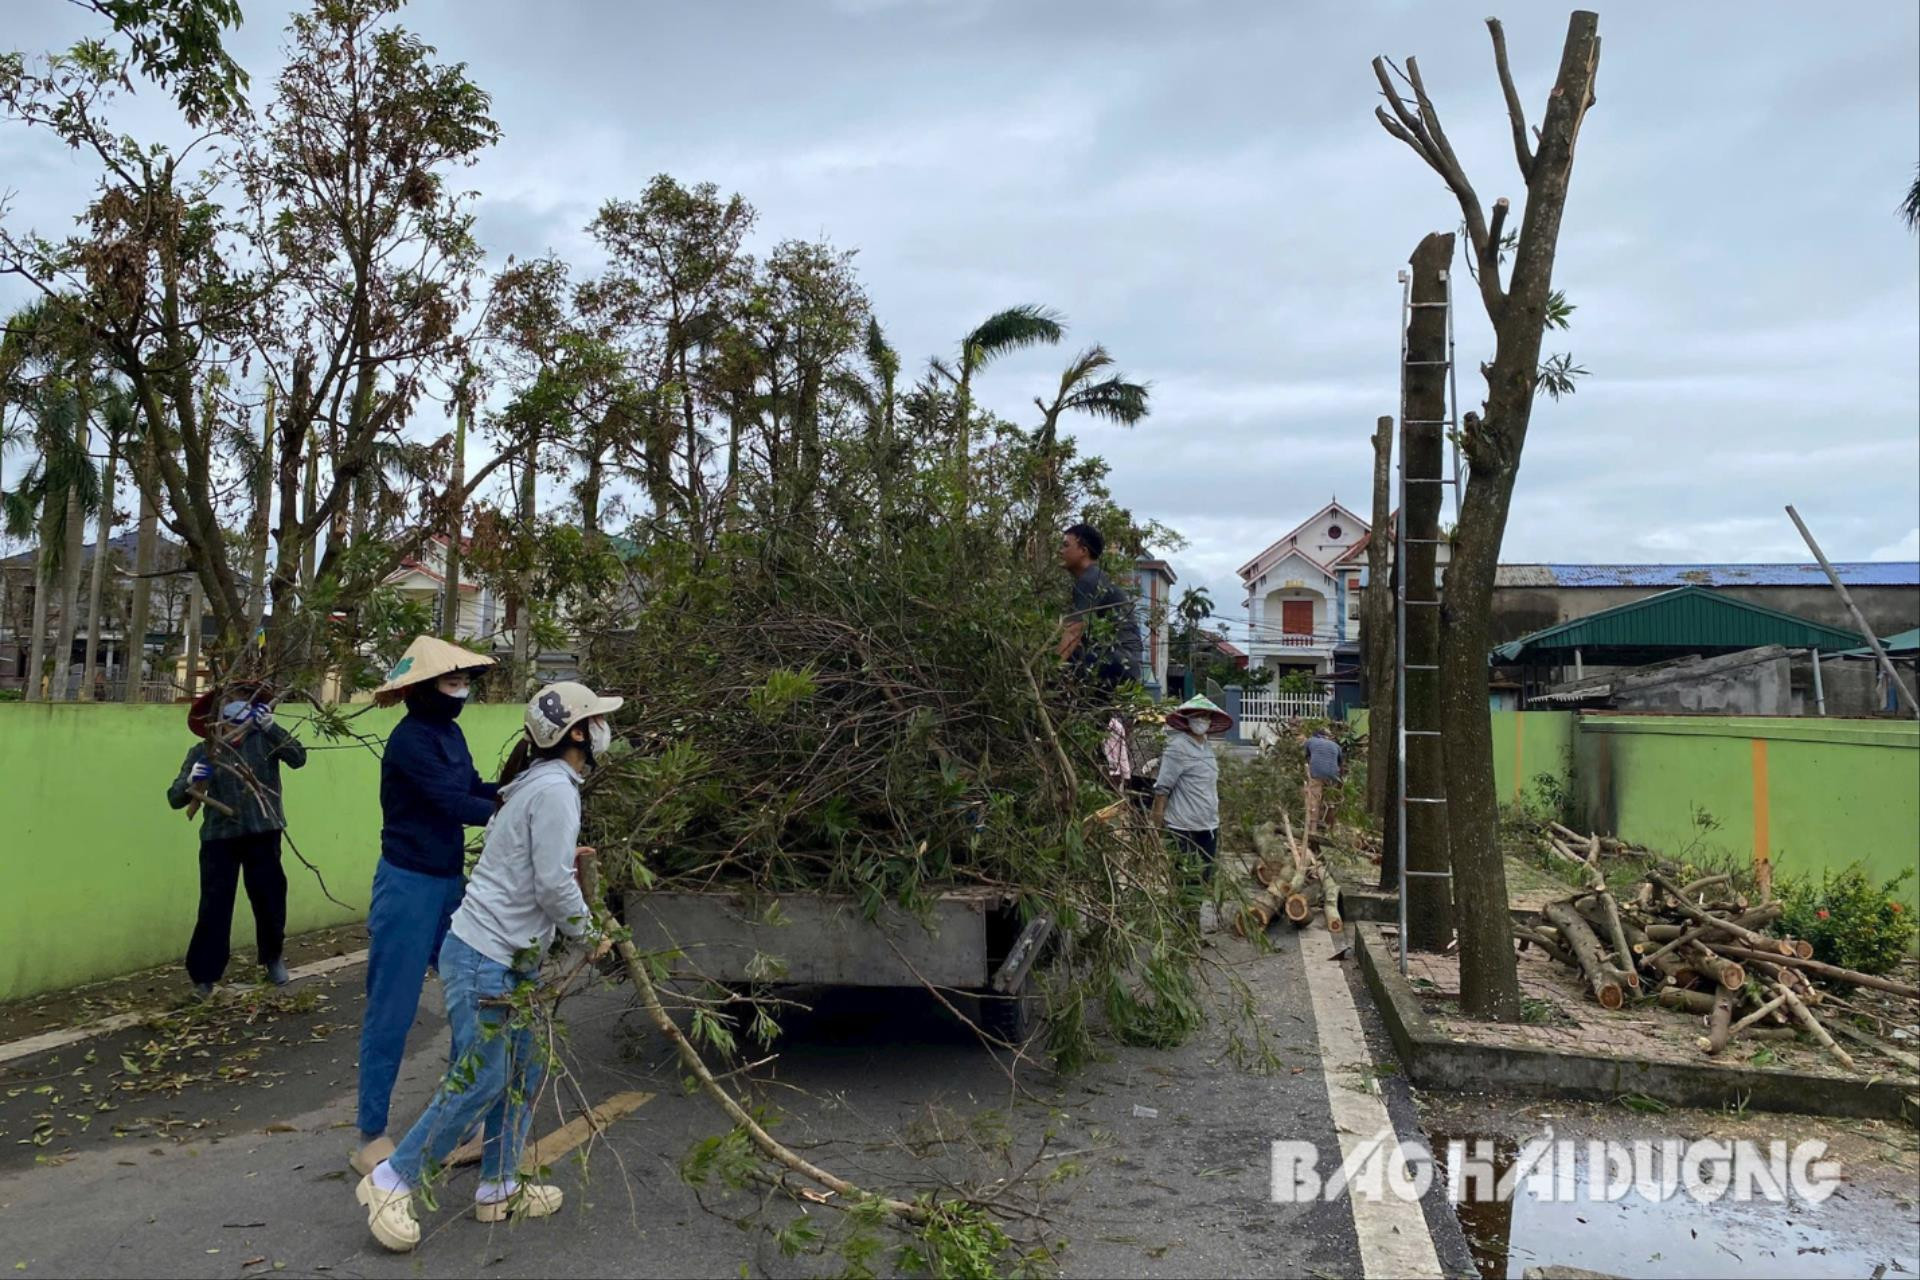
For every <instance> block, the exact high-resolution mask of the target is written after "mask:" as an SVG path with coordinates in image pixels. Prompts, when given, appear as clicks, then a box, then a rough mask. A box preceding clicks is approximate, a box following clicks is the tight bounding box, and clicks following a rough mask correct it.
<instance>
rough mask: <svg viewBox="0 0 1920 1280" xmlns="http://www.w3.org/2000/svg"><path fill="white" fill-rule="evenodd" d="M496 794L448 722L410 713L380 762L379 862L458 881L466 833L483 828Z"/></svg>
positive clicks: (396, 728)
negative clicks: (482, 779) (468, 829)
mask: <svg viewBox="0 0 1920 1280" xmlns="http://www.w3.org/2000/svg"><path fill="white" fill-rule="evenodd" d="M499 791H500V788H499V787H497V786H495V785H494V784H493V783H491V782H482V781H481V780H480V774H479V772H478V771H477V770H476V769H475V768H474V767H473V755H472V753H471V752H469V751H468V750H467V739H466V736H465V735H464V734H462V733H461V732H460V726H458V725H457V724H455V723H454V722H453V721H452V720H442V719H440V718H438V717H431V716H425V715H422V714H420V713H419V712H418V711H409V712H408V713H407V714H406V716H405V717H404V718H402V719H401V721H400V723H399V724H397V725H395V726H394V728H393V733H392V734H391V735H390V736H389V737H388V738H387V748H386V752H385V753H384V754H383V755H382V756H381V758H380V815H381V819H382V821H381V826H380V854H381V856H382V857H384V858H385V859H386V860H387V861H388V862H391V863H393V865H394V866H396V867H401V868H403V869H405V870H407V871H417V872H419V873H421V874H422V875H429V876H457V875H459V874H460V873H461V872H462V871H463V870H464V869H465V865H466V834H465V832H464V831H463V830H462V828H464V827H484V826H485V825H487V821H488V820H489V819H491V818H492V817H493V802H494V797H495V796H496V795H498V794H499Z"/></svg>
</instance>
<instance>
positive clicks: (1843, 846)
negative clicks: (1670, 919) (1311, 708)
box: [1349, 711, 1920, 909]
mask: <svg viewBox="0 0 1920 1280" xmlns="http://www.w3.org/2000/svg"><path fill="white" fill-rule="evenodd" d="M1349 719H1350V720H1353V721H1355V722H1357V724H1358V725H1359V726H1361V727H1364V725H1365V713H1364V712H1358V713H1350V715H1349ZM1493 772H1494V785H1495V786H1496V788H1497V789H1498V794H1499V796H1500V802H1501V803H1502V804H1510V803H1513V802H1515V801H1525V802H1527V803H1529V804H1531V805H1533V806H1534V807H1536V808H1551V807H1553V801H1554V800H1555V799H1556V797H1555V796H1554V795H1553V792H1555V791H1557V790H1564V791H1565V792H1566V793H1567V795H1568V797H1569V799H1570V800H1571V807H1572V809H1573V812H1574V814H1575V815H1576V817H1577V818H1578V819H1579V821H1580V822H1581V823H1582V824H1584V825H1585V826H1587V827H1589V828H1591V829H1593V830H1597V831H1606V832H1612V833H1613V834H1616V835H1618V836H1620V837H1621V838H1622V839H1624V840H1631V841H1635V842H1637V843H1641V844H1644V845H1646V846H1647V847H1649V848H1652V849H1659V850H1662V851H1663V852H1666V853H1669V854H1672V855H1674V856H1676V857H1678V856H1682V855H1685V854H1688V853H1689V852H1692V853H1697V854H1699V855H1703V856H1705V857H1708V858H1731V859H1737V860H1739V861H1742V862H1746V863H1754V862H1757V861H1759V860H1762V859H1764V860H1765V861H1767V862H1768V863H1769V864H1770V866H1771V870H1772V873H1773V875H1774V877H1775V878H1776V879H1778V878H1779V877H1782V876H1801V875H1811V876H1814V877H1818V876H1819V875H1820V874H1821V872H1822V871H1835V872H1837V871H1841V870H1844V869H1845V868H1847V867H1848V866H1850V865H1852V864H1853V863H1855V862H1859V863H1861V864H1862V865H1863V866H1864V867H1865V869H1866V871H1867V873H1868V874H1869V875H1871V876H1874V877H1875V878H1876V879H1878V880H1880V881H1885V880H1890V879H1892V878H1893V877H1894V876H1896V875H1898V874H1900V872H1901V870H1902V869H1904V868H1908V867H1912V866H1914V865H1916V862H1920V725H1916V724H1914V723H1912V722H1910V721H1908V722H1901V721H1890V720H1821V719H1815V718H1786V717H1763V716H1657V715H1642V716H1624V715H1591V714H1590V715H1585V716H1581V715H1576V714H1574V713H1572V712H1566V711H1520V712H1515V711H1496V712H1494V713H1493ZM1541 774H1548V775H1551V776H1552V778H1553V779H1554V782H1553V783H1549V784H1542V783H1541V782H1540V780H1539V776H1540V775H1541ZM1901 892H1902V894H1903V895H1904V896H1905V898H1906V901H1907V902H1908V904H1909V905H1910V906H1912V907H1914V908H1915V909H1920V878H1915V879H1909V880H1908V881H1907V882H1906V884H1905V885H1904V886H1903V888H1902V890H1901Z"/></svg>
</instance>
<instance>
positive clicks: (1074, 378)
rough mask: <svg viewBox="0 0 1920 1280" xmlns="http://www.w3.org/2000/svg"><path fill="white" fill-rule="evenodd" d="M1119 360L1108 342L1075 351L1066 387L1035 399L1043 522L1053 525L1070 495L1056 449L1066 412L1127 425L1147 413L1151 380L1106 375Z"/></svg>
mask: <svg viewBox="0 0 1920 1280" xmlns="http://www.w3.org/2000/svg"><path fill="white" fill-rule="evenodd" d="M1113 366H1114V359H1113V357H1112V356H1111V355H1109V354H1108V353H1107V349H1106V348H1105V347H1100V346H1093V347H1088V348H1087V349H1086V350H1085V351H1082V352H1081V353H1080V354H1079V355H1077V356H1075V357H1074V359H1073V363H1071V364H1069V365H1068V366H1067V368H1066V372H1064V373H1062V374H1061V375H1060V389H1059V391H1058V392H1057V393H1056V394H1055V395H1054V397H1053V403H1052V404H1048V403H1046V402H1045V401H1044V400H1042V399H1040V397H1039V396H1035V397H1034V398H1033V403H1034V406H1035V407H1036V408H1038V409H1039V410H1040V413H1041V422H1040V441H1039V444H1040V465H1041V468H1042V472H1041V482H1040V504H1039V505H1040V516H1041V526H1042V527H1043V528H1050V527H1051V526H1052V525H1053V523H1054V520H1053V517H1054V514H1055V513H1056V512H1057V510H1058V508H1059V506H1060V504H1061V502H1063V501H1064V500H1065V495H1064V494H1063V493H1062V492H1061V488H1060V459H1059V457H1058V456H1057V454H1056V447H1057V445H1058V442H1059V434H1060V418H1061V415H1062V414H1067V413H1084V414H1087V415H1089V416H1091V417H1095V418H1102V419H1105V420H1106V421H1108V422H1112V423H1117V424H1118V425H1120V426H1123V427H1131V426H1133V425H1135V424H1136V423H1138V422H1139V421H1140V420H1141V419H1142V418H1144V417H1146V416H1147V414H1148V412H1149V409H1148V407H1147V394H1148V384H1147V383H1144V382H1128V381H1127V380H1126V377H1125V376H1124V375H1122V374H1120V373H1118V372H1113V373H1107V374H1106V376H1104V377H1102V376H1100V375H1101V374H1102V372H1103V371H1105V370H1109V369H1112V368H1113Z"/></svg>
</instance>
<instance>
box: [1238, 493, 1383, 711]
mask: <svg viewBox="0 0 1920 1280" xmlns="http://www.w3.org/2000/svg"><path fill="white" fill-rule="evenodd" d="M1368 534H1369V529H1368V527H1367V522H1366V521H1365V520H1362V519H1361V518H1360V517H1359V516H1358V515H1357V514H1355V513H1354V512H1352V511H1350V510H1348V509H1347V508H1346V507H1343V506H1341V505H1340V504H1339V503H1338V502H1337V501H1336V502H1329V503H1328V504H1327V505H1326V506H1324V507H1322V508H1320V510H1318V511H1316V512H1314V513H1313V515H1312V516H1310V517H1308V518H1307V519H1306V520H1304V521H1302V522H1301V523H1300V524H1299V525H1298V526H1296V527H1295V528H1294V529H1293V530H1292V531H1291V532H1289V533H1288V534H1286V535H1285V536H1284V537H1282V538H1280V539H1279V540H1278V541H1276V542H1274V543H1273V545H1271V546H1269V547H1268V548H1267V549H1266V550H1265V551H1262V552H1261V553H1260V554H1259V555H1257V556H1255V557H1254V558H1253V559H1251V560H1249V561H1247V563H1246V564H1244V565H1242V566H1240V580H1241V582H1242V583H1244V584H1245V585H1246V589H1247V596H1246V610H1247V618H1248V624H1249V625H1248V644H1247V665H1248V666H1249V667H1250V668H1252V669H1255V670H1258V669H1260V668H1265V667H1270V668H1272V669H1274V670H1275V671H1276V672H1277V673H1278V674H1279V675H1281V676H1285V675H1288V674H1290V673H1292V672H1294V671H1306V672H1309V673H1312V674H1315V675H1331V674H1332V673H1333V671H1334V650H1335V649H1336V647H1339V646H1343V645H1345V646H1348V650H1347V651H1348V652H1349V653H1351V652H1353V650H1352V648H1351V646H1352V645H1354V644H1356V643H1357V642H1358V641H1359V638H1360V586H1361V579H1362V576H1363V571H1364V570H1365V568H1366V548H1367V538H1368Z"/></svg>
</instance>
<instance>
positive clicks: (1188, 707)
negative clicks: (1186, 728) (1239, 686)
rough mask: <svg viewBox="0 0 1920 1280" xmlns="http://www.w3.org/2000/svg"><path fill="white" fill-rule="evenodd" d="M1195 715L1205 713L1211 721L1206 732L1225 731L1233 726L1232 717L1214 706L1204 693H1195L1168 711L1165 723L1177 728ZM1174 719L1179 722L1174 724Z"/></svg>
mask: <svg viewBox="0 0 1920 1280" xmlns="http://www.w3.org/2000/svg"><path fill="white" fill-rule="evenodd" d="M1196 715H1205V716H1207V717H1208V718H1209V720H1210V721H1211V723H1210V724H1209V725H1208V728H1207V732H1209V733H1215V734H1220V733H1225V732H1226V731H1227V730H1229V729H1231V728H1233V717H1232V716H1230V715H1228V714H1227V713H1226V712H1225V711H1223V710H1221V709H1220V708H1219V707H1217V706H1215V705H1214V703H1213V700H1212V699H1211V698H1208V697H1207V696H1206V695H1205V694H1196V695H1194V696H1193V697H1191V698H1188V699H1187V700H1186V701H1185V702H1183V703H1181V704H1180V705H1179V706H1177V707H1175V708H1174V709H1173V710H1172V711H1170V712H1168V713H1167V724H1168V725H1169V726H1171V727H1172V728H1175V729H1178V728H1180V727H1181V724H1185V723H1188V722H1190V721H1191V719H1192V717H1194V716H1196ZM1176 719H1178V720H1179V721H1180V722H1181V724H1175V723H1174V721H1175V720H1176Z"/></svg>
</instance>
